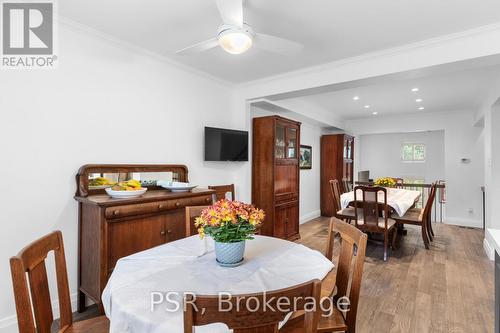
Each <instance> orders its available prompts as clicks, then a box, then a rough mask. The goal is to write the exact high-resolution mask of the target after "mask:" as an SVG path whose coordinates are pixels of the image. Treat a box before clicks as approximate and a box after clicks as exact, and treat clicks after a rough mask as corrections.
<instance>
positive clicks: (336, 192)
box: [330, 179, 341, 213]
mask: <svg viewBox="0 0 500 333" xmlns="http://www.w3.org/2000/svg"><path fill="white" fill-rule="evenodd" d="M330 190H331V192H332V199H333V209H334V210H335V213H337V212H338V211H339V210H340V209H341V208H340V207H341V205H340V186H339V181H338V180H337V179H332V180H330Z"/></svg>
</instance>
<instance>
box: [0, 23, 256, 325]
mask: <svg viewBox="0 0 500 333" xmlns="http://www.w3.org/2000/svg"><path fill="white" fill-rule="evenodd" d="M59 45H60V54H59V66H58V68H57V69H53V70H46V71H2V72H1V74H0V115H1V119H2V120H1V123H2V129H1V130H0V156H1V163H0V174H1V175H2V176H3V177H2V186H1V187H2V190H1V191H0V202H1V203H2V206H1V209H2V213H1V214H0V216H1V218H0V223H1V224H2V233H1V236H0V263H1V264H0V286H1V287H2V288H0V330H1V328H2V327H5V326H8V327H7V328H4V329H3V331H5V332H7V331H16V330H17V329H16V328H17V327H16V326H15V323H14V321H15V307H14V298H13V294H12V286H11V278H10V270H9V267H8V258H9V257H10V256H12V255H14V254H16V252H17V251H18V250H20V249H21V248H22V247H23V246H24V245H26V244H28V243H29V242H31V241H32V240H34V239H36V238H38V237H40V236H42V235H44V234H46V233H48V232H50V231H52V230H55V229H60V230H62V232H63V234H64V240H65V247H66V257H67V264H68V273H69V280H70V287H71V291H70V292H71V294H72V295H73V294H74V293H75V292H76V288H77V285H76V283H77V281H76V274H77V234H78V233H77V204H76V202H75V200H74V199H73V195H74V193H75V180H74V175H75V173H76V171H77V170H78V168H79V167H80V166H81V165H83V164H86V163H182V164H186V165H187V166H188V167H189V177H190V180H191V181H192V182H194V183H197V184H200V185H208V184H216V183H222V184H224V183H231V182H235V181H236V180H237V175H238V174H239V173H241V172H240V170H242V169H243V170H244V169H245V168H246V165H247V164H248V162H240V163H227V162H224V163H215V162H204V161H203V152H202V149H203V126H205V125H207V126H216V127H228V128H235V127H236V128H237V127H239V126H241V123H240V122H237V120H236V117H235V116H234V113H233V109H234V108H233V103H234V98H233V93H234V92H233V90H232V88H231V87H228V86H225V85H224V84H221V83H220V82H216V81H213V80H210V79H209V78H206V77H204V76H201V75H198V74H196V73H194V72H189V71H186V70H183V69H180V68H179V67H176V66H173V65H171V64H169V63H167V62H165V61H162V60H161V59H158V58H154V57H151V56H147V55H145V54H141V53H137V52H133V51H132V50H130V49H127V48H125V47H124V46H123V45H121V46H120V45H118V44H113V43H112V42H110V41H109V40H105V39H100V38H97V37H94V36H90V35H89V34H86V33H83V32H76V31H74V30H72V29H70V28H68V27H65V26H60V29H59ZM237 190H241V189H237ZM12 324H14V326H13V325H12ZM9 325H10V326H9Z"/></svg>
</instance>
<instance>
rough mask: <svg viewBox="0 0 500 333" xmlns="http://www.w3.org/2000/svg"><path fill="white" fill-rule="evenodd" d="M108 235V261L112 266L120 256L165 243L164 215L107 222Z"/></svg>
mask: <svg viewBox="0 0 500 333" xmlns="http://www.w3.org/2000/svg"><path fill="white" fill-rule="evenodd" d="M108 235H109V238H108V249H109V251H108V253H109V258H108V260H109V261H108V262H109V267H110V268H113V267H115V264H116V261H117V260H118V259H120V258H122V257H126V256H128V255H130V254H133V253H136V252H140V251H144V250H147V249H150V248H152V247H155V246H158V245H161V244H163V243H165V217H164V215H157V216H150V217H145V218H138V219H133V220H129V221H117V222H109V225H108Z"/></svg>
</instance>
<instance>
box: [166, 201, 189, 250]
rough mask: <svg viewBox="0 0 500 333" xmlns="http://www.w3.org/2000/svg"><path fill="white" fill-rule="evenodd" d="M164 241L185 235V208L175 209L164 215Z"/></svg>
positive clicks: (170, 240)
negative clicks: (165, 234) (165, 236)
mask: <svg viewBox="0 0 500 333" xmlns="http://www.w3.org/2000/svg"><path fill="white" fill-rule="evenodd" d="M165 231H166V233H167V239H166V240H165V241H166V242H173V241H175V240H178V239H181V238H184V237H186V214H185V209H184V208H182V209H176V210H173V211H170V212H168V213H167V214H166V215H165Z"/></svg>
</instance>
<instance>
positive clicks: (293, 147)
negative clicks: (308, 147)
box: [286, 128, 297, 158]
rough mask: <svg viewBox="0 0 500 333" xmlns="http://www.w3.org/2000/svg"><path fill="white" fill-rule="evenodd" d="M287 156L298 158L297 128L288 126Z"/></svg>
mask: <svg viewBox="0 0 500 333" xmlns="http://www.w3.org/2000/svg"><path fill="white" fill-rule="evenodd" d="M286 132H287V133H286V136H287V146H286V158H297V129H296V128H287V131H286Z"/></svg>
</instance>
